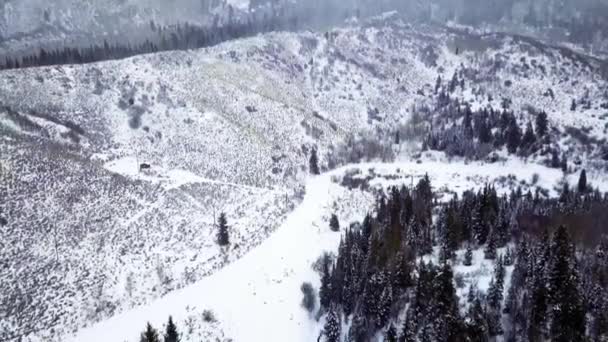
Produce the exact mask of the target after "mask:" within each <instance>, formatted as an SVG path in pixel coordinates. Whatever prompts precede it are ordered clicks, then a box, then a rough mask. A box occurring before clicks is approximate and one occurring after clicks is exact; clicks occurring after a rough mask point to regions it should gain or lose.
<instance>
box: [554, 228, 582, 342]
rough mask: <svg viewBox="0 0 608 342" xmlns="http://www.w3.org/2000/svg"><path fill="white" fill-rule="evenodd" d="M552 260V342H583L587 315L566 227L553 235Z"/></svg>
mask: <svg viewBox="0 0 608 342" xmlns="http://www.w3.org/2000/svg"><path fill="white" fill-rule="evenodd" d="M552 257H553V262H552V267H551V270H550V273H549V300H550V303H551V317H552V322H551V331H550V333H551V334H550V335H551V339H552V341H555V342H566V341H583V340H584V336H585V329H586V322H585V316H586V314H585V308H584V304H583V296H582V294H581V292H580V285H579V277H578V274H577V272H576V270H575V253H574V248H573V246H572V242H571V240H570V236H569V234H568V231H567V229H566V227H565V226H560V227H559V228H558V229H557V231H556V232H555V236H554V238H553V244H552Z"/></svg>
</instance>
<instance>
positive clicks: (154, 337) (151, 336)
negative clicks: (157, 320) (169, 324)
mask: <svg viewBox="0 0 608 342" xmlns="http://www.w3.org/2000/svg"><path fill="white" fill-rule="evenodd" d="M139 341H140V342H160V339H159V338H158V331H156V329H154V328H153V327H152V324H150V322H148V324H147V325H146V330H145V331H144V332H143V333H141V337H140V338H139Z"/></svg>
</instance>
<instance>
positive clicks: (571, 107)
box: [570, 99, 576, 112]
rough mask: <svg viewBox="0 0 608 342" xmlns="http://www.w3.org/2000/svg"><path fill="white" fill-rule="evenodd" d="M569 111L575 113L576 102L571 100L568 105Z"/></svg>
mask: <svg viewBox="0 0 608 342" xmlns="http://www.w3.org/2000/svg"><path fill="white" fill-rule="evenodd" d="M570 110H571V111H573V112H575V111H576V100H575V99H572V103H571V104H570Z"/></svg>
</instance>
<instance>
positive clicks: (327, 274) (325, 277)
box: [319, 258, 332, 309]
mask: <svg viewBox="0 0 608 342" xmlns="http://www.w3.org/2000/svg"><path fill="white" fill-rule="evenodd" d="M321 267H322V269H321V287H320V288H319V301H320V304H321V308H323V309H328V308H329V306H330V304H331V299H332V298H331V295H332V289H331V269H330V260H329V258H325V259H324V260H323V264H322V265H321Z"/></svg>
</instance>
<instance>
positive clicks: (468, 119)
mask: <svg viewBox="0 0 608 342" xmlns="http://www.w3.org/2000/svg"><path fill="white" fill-rule="evenodd" d="M472 122H473V113H472V112H471V107H469V106H467V107H466V109H465V110H464V119H463V121H462V125H463V127H464V135H465V137H466V138H472V137H473V123H472Z"/></svg>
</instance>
